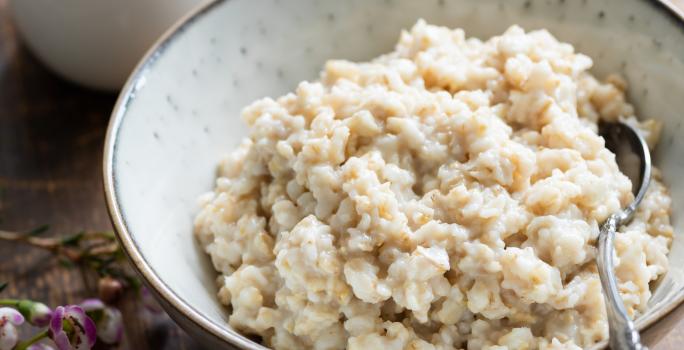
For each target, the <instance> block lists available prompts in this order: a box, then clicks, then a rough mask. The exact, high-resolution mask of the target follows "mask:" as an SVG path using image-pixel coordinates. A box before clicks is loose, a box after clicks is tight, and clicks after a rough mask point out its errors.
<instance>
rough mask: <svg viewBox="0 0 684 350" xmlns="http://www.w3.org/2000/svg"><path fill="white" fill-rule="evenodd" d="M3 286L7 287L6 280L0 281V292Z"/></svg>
mask: <svg viewBox="0 0 684 350" xmlns="http://www.w3.org/2000/svg"><path fill="white" fill-rule="evenodd" d="M5 288H7V282H2V283H0V292H2V291H3V290H4V289H5Z"/></svg>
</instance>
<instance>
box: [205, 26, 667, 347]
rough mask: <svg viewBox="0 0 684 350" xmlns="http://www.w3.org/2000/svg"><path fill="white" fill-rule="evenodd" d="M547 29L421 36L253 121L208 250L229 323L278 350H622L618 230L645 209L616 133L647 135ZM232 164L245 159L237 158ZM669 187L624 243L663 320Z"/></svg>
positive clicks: (623, 284)
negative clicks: (608, 301)
mask: <svg viewBox="0 0 684 350" xmlns="http://www.w3.org/2000/svg"><path fill="white" fill-rule="evenodd" d="M591 66H592V59H591V58H589V57H587V56H585V55H583V54H580V53H577V52H575V50H574V48H573V46H572V45H570V44H566V43H562V42H559V41H557V40H556V39H555V38H554V37H553V36H552V35H551V34H549V33H548V32H547V31H546V30H536V31H530V32H525V31H524V30H523V29H521V28H520V27H517V26H513V27H511V28H509V29H508V30H507V31H506V32H504V33H503V34H502V35H500V36H495V37H492V38H490V39H488V40H486V41H480V40H478V39H474V38H467V37H466V35H465V33H464V31H463V30H460V29H454V30H452V29H448V28H445V27H438V26H433V25H430V24H427V23H426V22H424V21H422V20H421V21H418V22H417V23H416V24H415V25H414V26H413V27H412V28H411V29H410V30H407V31H405V32H403V33H402V34H401V37H400V39H399V42H398V43H397V45H396V47H395V49H394V51H392V52H390V53H388V54H385V55H383V56H380V57H378V58H376V59H374V60H372V61H370V62H363V63H354V62H349V61H344V60H331V61H328V62H327V63H326V65H325V68H324V70H323V72H322V73H321V76H320V80H319V81H314V82H302V83H300V84H299V85H298V87H297V88H296V90H295V91H294V92H293V93H289V94H287V95H284V96H281V97H279V98H277V99H271V98H264V99H261V100H258V101H255V102H254V103H252V104H251V105H249V106H247V107H246V108H245V109H244V110H243V113H242V117H243V120H244V121H245V122H246V123H247V124H248V125H249V127H250V131H249V136H248V137H247V138H245V139H244V140H243V142H242V143H241V145H240V146H239V147H238V149H236V150H234V151H233V152H232V153H230V154H229V155H228V156H227V157H226V158H225V159H224V160H223V161H222V162H221V164H220V165H219V169H218V179H217V180H216V187H215V189H214V191H213V192H211V193H208V194H207V195H205V196H203V197H202V209H201V211H200V213H199V214H198V215H197V217H196V219H195V235H196V237H197V239H198V241H199V242H200V243H201V245H202V246H203V247H204V249H205V251H206V252H207V253H208V254H209V256H210V257H211V260H212V262H213V265H214V267H215V269H216V270H217V271H218V273H219V278H218V283H219V288H220V289H219V292H218V298H219V300H220V301H221V302H222V303H223V304H225V305H226V306H230V307H231V308H232V313H231V315H230V318H229V324H230V326H231V327H233V328H234V329H237V330H239V331H241V332H242V333H244V334H250V335H257V336H260V337H261V339H262V341H263V343H264V344H265V345H267V346H270V347H272V348H274V349H308V348H311V349H345V348H347V349H381V348H382V349H388V350H389V349H466V348H467V349H497V350H498V349H579V348H585V347H590V346H592V345H593V344H596V343H598V342H600V341H602V340H605V339H606V338H607V336H608V326H607V321H606V312H605V308H604V301H603V296H602V294H601V293H602V292H601V284H600V281H599V277H598V273H597V269H596V265H595V258H596V255H597V251H596V239H597V235H598V232H599V225H600V224H601V223H602V222H603V221H604V220H606V219H607V218H608V216H609V215H611V214H612V213H614V212H617V211H619V210H620V208H622V207H624V206H625V205H627V204H628V203H630V202H631V200H632V199H633V194H632V192H631V189H632V184H631V182H630V180H629V179H628V178H627V177H626V176H625V175H624V174H622V173H621V172H620V170H619V169H618V166H617V164H616V161H615V156H614V154H613V153H611V152H610V151H609V150H608V149H607V148H606V147H605V142H604V140H603V138H602V137H601V136H599V135H598V134H597V123H598V122H599V121H600V120H605V121H615V120H618V119H621V120H625V121H627V122H629V123H634V124H636V125H638V127H639V129H640V130H641V131H642V132H643V134H644V136H645V137H646V138H647V140H648V142H649V145H650V147H651V148H653V147H654V146H655V144H656V143H657V140H658V136H659V133H660V124H659V123H658V122H656V121H653V120H646V119H645V118H639V121H637V118H636V116H635V112H634V109H633V107H632V106H631V105H630V104H629V103H628V102H627V101H626V100H625V90H626V88H627V87H626V83H625V81H624V80H623V79H622V78H620V77H619V76H609V77H607V78H606V79H605V80H603V81H600V80H598V79H597V78H596V77H594V76H593V75H592V74H591V73H589V72H588V70H589V68H590V67H591ZM226 151H229V150H226ZM654 174H655V179H654V181H652V183H651V186H650V189H649V192H648V193H647V195H646V197H645V199H644V201H643V202H642V204H641V205H640V207H639V209H638V211H637V213H636V216H635V218H634V220H633V221H632V222H631V223H630V224H629V225H626V226H624V227H622V228H620V230H619V232H618V234H617V236H616V239H615V246H616V260H615V261H616V269H615V273H616V276H617V279H618V282H619V290H620V292H621V295H622V298H623V300H624V303H625V307H626V309H627V311H628V313H629V314H630V315H631V316H632V317H635V316H637V315H639V314H640V313H642V312H644V311H645V309H646V307H647V302H648V300H649V298H650V297H651V294H652V290H651V284H652V282H654V281H655V280H657V279H658V278H659V276H661V275H662V274H664V273H665V272H666V271H667V269H668V266H667V265H668V264H667V262H668V260H667V254H668V251H669V246H670V243H671V239H672V235H673V229H672V226H671V225H670V210H671V209H670V197H669V195H668V193H667V189H666V187H665V186H664V185H663V184H662V182H661V181H660V180H659V176H658V171H657V169H654Z"/></svg>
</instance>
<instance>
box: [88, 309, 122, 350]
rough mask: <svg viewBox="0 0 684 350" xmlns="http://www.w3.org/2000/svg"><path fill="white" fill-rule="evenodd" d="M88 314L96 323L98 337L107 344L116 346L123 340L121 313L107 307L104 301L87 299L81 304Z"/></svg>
mask: <svg viewBox="0 0 684 350" xmlns="http://www.w3.org/2000/svg"><path fill="white" fill-rule="evenodd" d="M81 307H82V308H83V310H85V312H86V314H87V315H88V316H90V318H92V319H93V321H95V325H96V326H97V337H98V338H99V339H100V340H102V342H104V343H105V344H109V345H115V344H118V343H120V342H121V339H122V338H123V317H121V312H120V311H119V310H117V309H115V308H113V307H109V306H106V305H105V304H104V303H103V302H102V300H99V299H86V300H84V301H83V302H82V303H81Z"/></svg>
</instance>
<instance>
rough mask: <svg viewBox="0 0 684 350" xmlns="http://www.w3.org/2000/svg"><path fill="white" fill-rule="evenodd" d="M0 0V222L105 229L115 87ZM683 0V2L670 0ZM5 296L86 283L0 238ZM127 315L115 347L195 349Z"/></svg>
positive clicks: (666, 344) (675, 320)
mask: <svg viewBox="0 0 684 350" xmlns="http://www.w3.org/2000/svg"><path fill="white" fill-rule="evenodd" d="M6 2H7V0H0V228H1V229H6V230H29V229H31V228H34V227H36V226H39V225H42V224H50V225H51V233H54V234H60V233H61V234H68V233H73V232H77V231H80V230H84V229H85V230H111V224H110V221H109V218H108V216H107V212H106V209H105V204H104V195H103V192H102V176H101V173H102V172H101V159H102V146H103V140H104V136H105V131H106V127H107V122H108V119H109V114H110V112H111V109H112V107H113V104H114V101H115V99H116V95H114V94H110V93H100V92H94V91H90V90H86V89H83V88H80V87H77V86H75V85H73V84H71V83H68V82H65V81H64V80H62V79H60V78H59V77H56V76H55V75H53V74H52V73H50V72H49V71H47V70H46V69H45V68H44V67H43V66H42V65H41V64H40V63H39V62H38V61H37V60H36V58H35V57H33V56H32V55H31V54H30V53H29V52H28V50H27V49H26V48H25V47H24V46H22V43H21V40H20V38H18V37H17V33H16V31H15V30H14V28H13V26H12V23H11V21H10V19H9V18H8V14H7V4H6ZM679 2H680V3H684V1H679ZM2 281H7V282H10V286H9V288H8V289H7V290H6V291H5V292H3V296H6V297H21V298H32V299H37V300H41V301H44V302H46V303H48V304H50V305H52V306H56V305H61V304H67V303H75V302H78V301H80V300H82V299H83V298H86V297H89V296H93V295H94V293H95V292H94V291H93V290H92V288H91V287H89V285H91V284H92V283H86V281H84V278H83V277H82V275H81V274H80V273H79V272H78V271H77V270H69V269H65V268H64V267H62V266H60V265H59V264H58V263H57V262H56V261H55V259H53V258H52V257H51V255H50V254H49V253H46V252H43V251H39V250H36V249H35V248H29V247H26V246H22V245H20V244H15V243H7V242H0V282H2ZM119 306H120V308H121V309H122V311H123V313H124V319H125V323H126V333H125V341H124V343H123V344H122V346H121V347H120V348H121V349H136V350H137V349H199V346H198V345H197V344H196V343H195V342H194V341H193V340H192V339H190V338H189V337H188V336H187V335H186V334H185V333H184V332H183V331H182V330H180V329H179V328H178V327H177V326H175V325H174V324H173V323H172V322H171V321H170V320H169V319H168V317H166V316H165V315H162V316H158V317H154V318H150V317H146V316H145V314H144V313H142V312H141V310H140V309H141V306H140V305H139V302H138V301H137V300H136V298H135V297H134V296H131V297H128V298H125V299H124V300H123V301H122V302H121V303H120V305H119ZM644 338H645V340H646V342H647V344H648V345H649V346H650V347H651V349H655V350H675V349H684V307H679V308H678V309H676V310H675V311H674V312H673V313H671V314H670V315H669V316H668V317H666V318H665V319H664V320H662V321H661V322H659V323H658V324H657V325H655V326H653V327H651V328H650V329H649V330H648V331H646V332H645V334H644Z"/></svg>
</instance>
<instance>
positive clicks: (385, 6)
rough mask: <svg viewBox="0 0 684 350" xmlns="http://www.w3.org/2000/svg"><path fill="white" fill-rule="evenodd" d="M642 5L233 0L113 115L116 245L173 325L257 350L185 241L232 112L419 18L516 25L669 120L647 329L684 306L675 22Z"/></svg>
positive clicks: (110, 170)
mask: <svg viewBox="0 0 684 350" xmlns="http://www.w3.org/2000/svg"><path fill="white" fill-rule="evenodd" d="M681 15H682V14H681V13H678V12H676V10H675V9H674V8H673V7H672V6H671V5H668V4H663V3H658V2H655V1H646V0H602V1H597V0H592V1H579V0H577V1H563V0H506V1H503V0H483V1H466V0H425V1H413V0H384V1H366V0H349V1H316V0H288V1H282V0H280V1H278V0H268V1H249V0H230V1H215V2H212V3H210V4H209V5H207V6H205V7H203V8H201V9H199V10H198V11H196V12H195V13H194V14H192V15H191V16H189V17H187V18H186V19H184V20H183V21H182V22H180V23H178V24H177V25H176V27H175V29H174V30H172V31H171V32H169V33H168V34H166V35H165V36H164V37H163V38H162V39H161V40H160V41H159V42H158V43H157V45H156V46H155V47H154V48H153V49H152V50H151V51H150V52H149V53H148V55H147V57H146V58H145V59H144V60H143V61H142V62H141V63H140V65H139V66H138V68H137V69H136V70H135V73H134V74H133V75H132V76H131V77H130V79H129V80H128V83H127V84H126V86H125V88H124V90H123V92H122V93H121V96H120V98H119V101H118V103H117V105H116V108H115V109H114V112H113V115H112V119H111V124H110V126H109V132H108V135H107V141H106V146H105V154H104V177H105V189H106V195H107V201H108V206H109V209H110V213H111V217H112V220H113V222H114V225H115V227H116V230H117V232H118V234H119V238H120V240H121V242H122V244H123V247H124V248H125V250H126V252H127V253H128V255H129V257H130V259H131V260H132V262H133V264H134V265H135V267H136V268H137V269H138V270H139V272H140V274H141V275H142V276H143V277H144V279H145V280H146V282H147V283H148V284H149V285H150V286H151V287H152V290H153V292H154V293H156V295H157V296H158V297H159V299H160V300H161V302H162V304H163V306H164V308H165V309H166V310H167V311H168V312H169V313H170V314H171V316H172V317H173V318H174V319H175V320H176V321H177V322H178V323H179V324H180V325H181V326H182V327H184V328H185V329H186V330H188V331H189V332H190V333H191V334H193V335H195V336H196V337H197V338H198V339H200V340H201V341H203V342H205V343H207V344H209V345H210V346H211V348H221V347H230V346H231V345H233V346H237V347H241V348H246V349H263V347H262V346H260V345H258V344H256V343H254V342H252V341H251V340H249V339H247V338H246V337H243V336H241V335H240V334H238V333H236V332H235V331H234V330H232V329H231V328H230V327H228V326H227V322H226V321H227V318H228V314H229V310H228V309H227V308H225V307H223V306H221V305H220V304H219V302H218V301H217V298H216V297H215V294H216V289H215V284H214V281H215V277H216V275H217V274H216V272H215V271H214V269H213V268H212V267H211V265H210V263H209V262H208V259H207V257H206V255H205V254H204V252H203V251H202V250H201V249H200V248H199V247H198V246H197V244H196V243H195V240H194V239H193V235H192V221H193V216H194V215H195V213H196V212H197V210H198V207H197V200H196V198H197V197H198V196H199V195H200V194H202V193H204V192H206V191H208V190H210V189H212V187H213V184H214V176H215V168H216V164H217V162H218V160H219V158H220V157H221V155H223V154H226V153H227V152H229V151H230V150H232V149H233V148H234V147H235V146H236V145H237V144H238V143H239V141H240V139H241V138H242V137H243V136H244V135H245V125H244V124H243V123H242V121H241V119H240V118H239V112H240V109H241V108H242V107H243V106H245V105H246V104H248V103H249V102H251V101H252V100H254V99H256V98H260V97H263V96H278V95H280V94H283V93H285V92H287V91H291V90H293V89H294V88H295V87H296V84H297V82H299V81H301V80H305V79H315V78H316V77H317V74H318V72H319V71H320V69H321V68H322V65H323V62H324V61H325V60H326V59H329V58H346V59H350V60H367V59H370V58H372V57H374V56H377V55H379V54H381V53H384V52H387V51H390V50H391V49H392V47H393V45H394V43H395V41H396V40H397V38H398V35H399V32H400V30H401V29H402V28H407V27H410V26H411V25H412V24H413V23H414V22H415V21H416V20H417V19H418V18H424V19H426V20H427V21H428V22H431V23H435V24H441V25H447V26H450V27H462V28H465V30H466V32H467V34H468V35H471V36H477V37H481V38H487V37H490V36H492V35H496V34H499V33H501V32H503V31H504V30H505V29H506V28H507V27H508V26H510V25H512V24H519V25H522V26H523V27H524V28H526V29H536V28H548V29H549V30H550V31H551V32H552V33H553V34H554V35H556V36H557V37H558V38H559V39H561V40H563V41H567V42H570V43H572V44H574V45H575V47H576V48H577V49H578V50H579V51H581V52H583V53H586V54H588V55H590V56H591V57H593V58H594V60H595V66H594V68H593V72H594V73H595V74H596V75H598V76H599V77H602V76H605V75H606V74H608V73H610V72H619V73H622V74H623V75H624V76H625V77H626V78H627V79H628V81H629V83H630V89H629V98H630V100H631V102H633V103H634V104H635V106H636V108H637V111H638V115H640V116H644V117H649V118H658V119H660V120H662V121H663V122H664V123H665V128H664V135H663V138H662V140H661V143H660V146H659V147H658V149H657V151H656V153H655V161H656V164H657V165H659V166H660V167H661V169H662V171H663V174H664V179H665V182H666V183H668V184H669V185H670V190H671V194H672V197H673V201H674V213H675V214H674V216H673V219H674V223H675V228H676V232H677V235H676V237H675V239H674V242H673V246H672V251H671V253H670V271H669V272H668V273H667V275H666V276H665V277H664V278H663V280H662V281H661V282H660V283H659V284H658V287H657V290H656V292H655V294H654V297H653V298H652V300H651V302H650V308H649V311H648V312H647V313H645V314H644V315H642V316H641V317H640V318H639V319H638V320H637V324H638V325H639V326H640V327H642V328H643V327H645V326H646V325H649V324H651V323H653V322H654V321H655V320H657V319H658V318H660V317H662V316H663V315H664V314H665V313H666V312H668V311H669V310H671V309H672V308H673V307H674V306H676V305H677V304H679V303H680V301H681V300H682V298H683V297H684V237H683V236H682V235H681V234H682V233H684V219H682V217H681V215H680V214H679V213H681V212H682V210H683V209H684V185H682V182H681V180H677V179H678V178H679V177H680V176H681V174H682V173H683V172H684V157H682V156H681V155H682V154H684V138H682V137H678V136H680V135H681V133H682V120H683V119H682V115H681V114H682V111H684V98H682V97H681V95H682V92H684V79H682V77H684V23H683V22H682V16H681Z"/></svg>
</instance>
